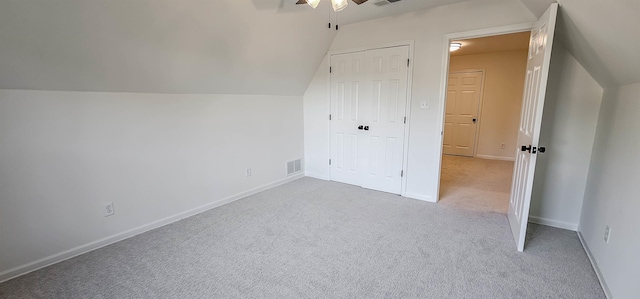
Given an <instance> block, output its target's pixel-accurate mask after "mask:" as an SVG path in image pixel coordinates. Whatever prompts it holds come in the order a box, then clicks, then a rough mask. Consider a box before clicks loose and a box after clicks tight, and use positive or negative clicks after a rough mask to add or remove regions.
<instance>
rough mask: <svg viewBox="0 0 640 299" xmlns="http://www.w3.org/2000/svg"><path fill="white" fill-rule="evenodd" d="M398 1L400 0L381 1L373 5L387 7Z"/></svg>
mask: <svg viewBox="0 0 640 299" xmlns="http://www.w3.org/2000/svg"><path fill="white" fill-rule="evenodd" d="M399 1H401V0H382V1H378V2H374V3H373V4H375V5H376V6H383V5H387V4H391V3H395V2H399Z"/></svg>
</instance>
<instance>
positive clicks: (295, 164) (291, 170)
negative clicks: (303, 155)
mask: <svg viewBox="0 0 640 299" xmlns="http://www.w3.org/2000/svg"><path fill="white" fill-rule="evenodd" d="M300 171H302V160H301V159H298V160H293V161H289V162H287V175H292V174H296V173H298V172H300Z"/></svg>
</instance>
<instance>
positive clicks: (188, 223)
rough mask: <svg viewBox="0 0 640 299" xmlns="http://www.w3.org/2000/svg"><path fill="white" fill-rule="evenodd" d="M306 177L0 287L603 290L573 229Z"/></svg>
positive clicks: (369, 293)
mask: <svg viewBox="0 0 640 299" xmlns="http://www.w3.org/2000/svg"><path fill="white" fill-rule="evenodd" d="M527 239H528V241H527V242H528V243H527V247H526V250H525V252H524V253H519V252H517V251H516V249H515V245H514V241H513V238H512V236H511V232H510V231H509V225H508V223H507V219H506V216H505V215H504V214H501V213H495V212H491V211H483V210H473V209H468V208H464V209H463V208H457V207H456V206H455V205H443V204H433V203H427V202H422V201H418V200H411V199H407V198H403V197H400V196H396V195H391V194H387V193H382V192H376V191H371V190H366V189H362V188H359V187H356V186H350V185H345V184H340V183H335V182H327V181H321V180H316V179H311V178H302V179H299V180H296V181H294V182H291V183H288V184H285V185H282V186H279V187H276V188H273V189H270V190H267V191H264V192H261V193H258V194H256V195H253V196H249V197H247V198H244V199H241V200H238V201H235V202H233V203H230V204H227V205H224V206H221V207H218V208H215V209H213V210H210V211H208V212H205V213H202V214H199V215H197V216H194V217H190V218H187V219H184V220H182V221H179V222H176V223H173V224H170V225H167V226H164V227H161V228H158V229H155V230H152V231H149V232H147V233H144V234H141V235H138V236H135V237H133V238H130V239H127V240H124V241H121V242H118V243H115V244H112V245H110V246H106V247H103V248H101V249H98V250H95V251H92V252H89V253H87V254H83V255H80V256H78V257H75V258H73V259H69V260H66V261H63V262H60V263H57V264H55V265H52V266H49V267H46V268H43V269H40V270H38V271H35V272H32V273H29V274H27V275H24V276H21V277H18V278H15V279H13V280H10V281H7V282H5V283H3V284H0V297H1V298H604V293H603V291H602V289H601V287H600V285H599V283H598V279H597V277H596V275H595V273H594V271H593V269H592V267H591V265H590V263H589V260H588V258H587V256H586V254H585V252H584V250H583V249H582V246H581V245H580V241H579V240H578V237H577V236H576V233H575V232H571V231H566V230H561V229H555V228H550V227H545V226H538V225H531V226H530V230H529V232H528V234H527Z"/></svg>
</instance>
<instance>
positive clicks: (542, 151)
mask: <svg viewBox="0 0 640 299" xmlns="http://www.w3.org/2000/svg"><path fill="white" fill-rule="evenodd" d="M546 151H547V148H545V147H544V146H541V147H540V148H538V152H540V153H541V154H544V152H546Z"/></svg>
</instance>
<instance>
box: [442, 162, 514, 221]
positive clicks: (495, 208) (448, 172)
mask: <svg viewBox="0 0 640 299" xmlns="http://www.w3.org/2000/svg"><path fill="white" fill-rule="evenodd" d="M512 173H513V162H511V161H498V160H487V159H478V158H469V157H461V156H449V155H443V156H442V174H441V178H440V204H443V205H447V206H455V207H456V208H462V209H467V210H474V211H478V212H495V213H504V214H506V213H507V209H508V208H509V193H510V191H511V177H512Z"/></svg>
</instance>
